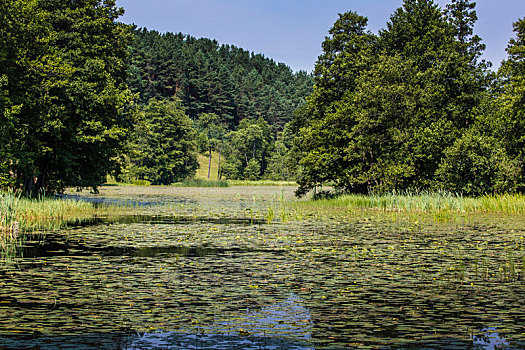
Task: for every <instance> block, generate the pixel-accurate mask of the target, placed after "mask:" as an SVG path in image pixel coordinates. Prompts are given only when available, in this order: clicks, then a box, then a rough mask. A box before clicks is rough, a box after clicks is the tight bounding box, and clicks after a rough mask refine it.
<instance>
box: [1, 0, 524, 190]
mask: <svg viewBox="0 0 525 350" xmlns="http://www.w3.org/2000/svg"><path fill="white" fill-rule="evenodd" d="M0 4H1V6H0V187H2V188H6V187H12V188H16V189H21V190H22V191H24V192H25V193H26V194H27V195H35V194H40V193H42V192H47V193H55V192H59V191H61V190H63V189H64V188H65V187H66V186H77V187H93V188H95V189H96V187H97V186H99V185H101V184H102V183H104V181H105V180H106V176H107V174H109V173H111V174H113V175H114V176H116V177H117V178H118V179H122V180H126V181H130V180H137V179H138V180H146V181H149V182H151V183H153V184H170V183H173V182H175V181H180V180H182V179H185V178H189V177H192V176H194V174H195V169H196V168H197V166H198V162H197V153H198V152H201V153H205V154H207V155H208V156H209V157H210V159H211V157H212V155H213V154H217V155H218V157H219V162H220V167H219V172H220V173H219V176H223V177H225V178H229V179H250V180H256V179H261V178H270V179H274V180H283V179H286V180H290V179H297V180H298V183H299V189H298V191H297V194H298V195H304V194H305V193H307V192H308V191H310V190H313V189H316V188H317V187H319V186H321V185H323V184H330V185H333V186H334V188H335V189H336V190H337V191H341V192H351V193H370V192H374V193H377V192H387V191H392V190H409V191H410V190H413V191H417V190H422V189H425V190H448V191H452V192H458V193H462V194H467V195H478V194H482V193H501V192H523V191H524V189H525V153H524V146H525V107H524V106H525V20H524V19H521V20H519V21H517V22H516V23H515V24H514V31H515V38H513V39H512V40H511V41H510V43H509V45H508V49H507V51H508V54H509V56H508V59H507V60H506V61H504V62H503V64H502V66H501V68H500V69H499V70H498V72H492V71H491V70H490V69H489V68H490V66H489V65H490V63H487V62H484V61H483V60H480V58H481V54H482V52H483V50H484V45H483V44H482V41H481V38H479V37H478V36H476V35H474V33H473V27H474V24H475V22H476V20H477V16H476V12H475V3H473V2H471V1H469V0H452V1H451V2H450V4H449V5H447V6H446V8H444V9H442V8H440V7H439V6H438V5H437V4H435V3H434V1H433V0H405V1H404V3H403V5H402V7H400V8H399V9H397V10H396V11H395V12H394V13H393V14H392V16H391V18H390V21H389V22H388V23H387V24H386V28H385V29H383V30H381V31H380V32H379V33H378V34H373V33H371V32H370V31H367V29H366V26H367V18H366V17H363V16H361V15H359V14H357V13H355V12H347V13H344V14H341V15H340V16H339V19H338V20H337V21H336V22H335V24H334V26H333V27H332V28H331V29H330V31H329V35H328V36H327V37H326V39H325V41H324V42H323V44H322V47H323V53H322V55H321V56H320V57H319V59H318V61H317V64H316V67H315V70H314V72H313V76H312V75H310V74H307V73H305V72H297V73H294V72H292V71H291V69H290V68H289V67H287V66H286V65H284V64H282V63H276V62H274V61H273V60H271V59H269V58H266V57H264V56H263V55H260V54H253V53H250V52H248V51H245V50H243V49H240V48H237V47H235V46H229V45H219V44H218V43H217V42H216V41H214V40H211V39H196V38H193V37H191V36H188V35H183V34H180V33H179V34H172V33H166V34H160V33H158V32H155V31H148V30H146V29H136V28H133V27H132V26H129V25H124V24H122V23H119V22H117V19H118V17H119V16H120V15H122V13H123V10H121V9H118V8H117V7H116V6H115V1H114V0H78V1H60V0H0ZM306 96H308V97H307V98H306V100H305V97H306Z"/></svg>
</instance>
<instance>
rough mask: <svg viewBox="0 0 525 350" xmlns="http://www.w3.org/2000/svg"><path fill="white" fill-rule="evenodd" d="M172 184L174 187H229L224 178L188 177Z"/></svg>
mask: <svg viewBox="0 0 525 350" xmlns="http://www.w3.org/2000/svg"><path fill="white" fill-rule="evenodd" d="M172 186H175V187H230V185H229V183H228V181H226V180H218V181H216V180H204V179H189V180H184V181H182V182H177V183H175V184H173V185H172Z"/></svg>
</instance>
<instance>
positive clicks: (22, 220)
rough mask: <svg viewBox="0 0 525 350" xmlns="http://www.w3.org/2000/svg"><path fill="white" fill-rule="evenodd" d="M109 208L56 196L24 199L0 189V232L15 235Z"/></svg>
mask: <svg viewBox="0 0 525 350" xmlns="http://www.w3.org/2000/svg"><path fill="white" fill-rule="evenodd" d="M108 211H109V207H107V206H106V207H104V206H99V207H95V206H94V205H93V203H88V202H84V201H78V200H73V199H60V198H48V197H39V198H24V197H22V196H20V195H19V194H16V193H14V192H0V232H1V234H2V236H3V237H4V238H5V237H6V236H11V237H16V236H18V234H19V233H20V232H23V231H27V230H35V229H53V228H60V227H63V226H65V225H66V224H67V223H68V222H70V221H72V220H79V219H85V218H91V217H93V216H95V215H101V214H106V213H107V212H108Z"/></svg>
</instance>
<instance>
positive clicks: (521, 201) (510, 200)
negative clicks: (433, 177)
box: [301, 192, 525, 214]
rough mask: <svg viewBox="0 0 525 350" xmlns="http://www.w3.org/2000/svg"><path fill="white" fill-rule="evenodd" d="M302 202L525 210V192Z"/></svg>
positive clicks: (376, 196) (430, 210) (404, 208)
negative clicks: (474, 195)
mask: <svg viewBox="0 0 525 350" xmlns="http://www.w3.org/2000/svg"><path fill="white" fill-rule="evenodd" d="M301 205H302V206H306V207H314V208H345V209H371V210H379V211H401V212H427V213H453V212H459V213H501V214H525V196H524V195H522V194H502V195H484V196H480V197H476V198H474V197H464V196H462V195H460V194H455V193H450V192H423V193H410V192H406V193H396V192H393V193H387V194H370V195H360V194H346V195H341V196H338V197H336V198H328V199H318V200H313V201H305V202H301Z"/></svg>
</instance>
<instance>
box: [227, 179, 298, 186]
mask: <svg viewBox="0 0 525 350" xmlns="http://www.w3.org/2000/svg"><path fill="white" fill-rule="evenodd" d="M228 183H229V184H230V186H297V183H296V182H293V181H273V180H258V181H249V180H228Z"/></svg>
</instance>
